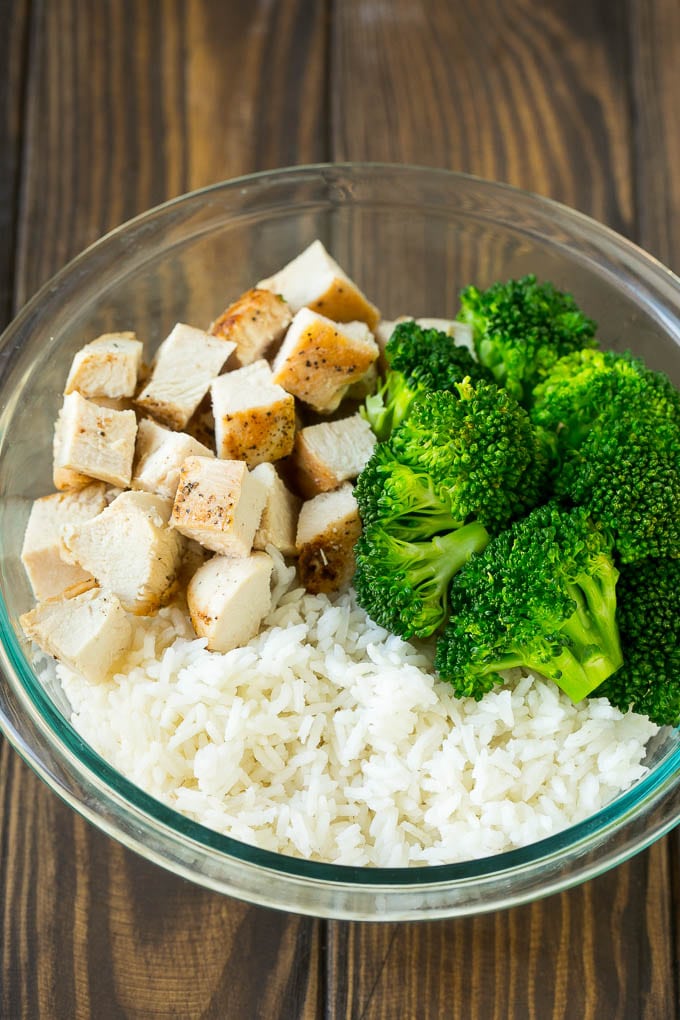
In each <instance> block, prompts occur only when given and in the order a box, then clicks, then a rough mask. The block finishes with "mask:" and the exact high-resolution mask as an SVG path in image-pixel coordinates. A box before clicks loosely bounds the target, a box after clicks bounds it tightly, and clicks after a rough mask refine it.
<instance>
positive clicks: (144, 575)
mask: <svg viewBox="0 0 680 1020" xmlns="http://www.w3.org/2000/svg"><path fill="white" fill-rule="evenodd" d="M171 506H172V503H171V502H170V500H168V499H163V498H162V497H161V496H156V495H155V494H153V493H150V492H121V494H120V495H119V496H117V497H116V498H115V499H114V500H113V502H112V503H111V504H110V505H109V506H108V507H107V508H106V510H103V511H102V513H100V514H99V515H98V516H97V517H93V518H92V519H91V520H89V521H84V522H83V523H82V524H74V525H70V526H67V527H65V528H64V529H63V532H62V535H63V542H64V545H65V546H66V549H67V550H68V552H69V553H70V555H71V556H72V557H73V559H74V560H75V561H76V562H77V563H79V564H80V565H81V567H82V568H83V569H84V570H87V571H89V572H90V573H91V574H92V575H93V576H94V577H95V578H96V579H97V581H98V583H99V584H100V585H101V587H102V588H105V589H106V590H107V591H111V592H113V593H114V595H117V596H118V598H119V599H120V601H121V602H122V604H123V606H124V608H125V609H127V610H129V612H131V613H135V614H136V615H137V616H148V615H149V614H150V613H154V612H155V611H156V610H157V609H159V608H160V606H162V605H163V603H164V602H167V600H168V599H169V598H170V596H171V595H172V594H173V592H174V590H175V588H176V586H177V585H176V582H177V574H178V572H179V569H180V565H181V560H182V553H183V549H184V541H183V539H182V537H181V536H180V535H178V534H177V532H176V531H173V529H172V528H170V527H169V526H168V520H169V517H170V510H171Z"/></svg>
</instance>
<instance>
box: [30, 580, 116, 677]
mask: <svg viewBox="0 0 680 1020" xmlns="http://www.w3.org/2000/svg"><path fill="white" fill-rule="evenodd" d="M20 622H21V626H22V627H23V629H24V633H25V634H26V637H28V638H30V640H32V641H35V643H36V644H37V645H38V646H39V647H40V648H41V649H42V650H43V651H44V652H46V653H47V654H48V655H53V656H54V658H55V659H58V660H59V662H63V663H64V665H66V666H68V667H69V669H72V670H75V672H76V673H81V674H82V675H83V676H84V677H86V678H87V679H88V680H91V681H92V682H94V683H100V682H101V681H103V680H106V678H107V677H108V676H110V675H111V673H112V672H113V670H114V668H115V666H116V664H117V663H118V661H119V660H120V659H121V658H122V656H123V655H124V654H125V652H126V651H127V650H128V648H129V647H130V643H131V640H132V626H131V623H130V620H129V618H128V616H127V614H126V612H125V610H124V609H123V606H122V605H121V603H120V601H119V599H117V598H116V596H115V595H112V594H111V592H105V591H102V590H101V588H91V589H90V590H89V591H85V592H83V593H82V594H80V595H76V596H75V598H71V599H68V598H65V599H59V600H57V601H53V602H42V603H40V604H39V605H37V606H36V607H35V609H32V610H31V611H30V613H24V615H23V616H22V617H21V621H20Z"/></svg>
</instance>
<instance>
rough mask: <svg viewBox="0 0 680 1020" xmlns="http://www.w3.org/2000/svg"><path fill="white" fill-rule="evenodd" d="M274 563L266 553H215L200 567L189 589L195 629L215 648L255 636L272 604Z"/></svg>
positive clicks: (225, 648)
mask: <svg viewBox="0 0 680 1020" xmlns="http://www.w3.org/2000/svg"><path fill="white" fill-rule="evenodd" d="M273 566H274V564H273V562H272V559H271V557H270V556H267V554H266V553H263V552H256V553H253V554H252V556H247V557H244V558H242V559H232V558H231V557H227V556H213V558H212V559H211V560H208V562H207V563H204V564H203V566H202V567H199V568H198V570H197V571H196V573H195V574H194V576H193V577H192V579H191V581H190V582H189V587H188V589H187V604H188V607H189V615H190V616H191V622H192V624H193V626H194V630H195V631H196V633H197V634H198V636H199V637H205V638H207V639H208V648H209V649H210V651H213V652H228V651H230V650H231V649H232V648H237V647H238V646H239V645H244V644H245V643H246V642H247V641H250V639H251V638H253V637H255V635H256V634H257V632H258V630H259V629H260V624H261V623H262V620H263V619H264V617H265V616H266V615H267V613H268V612H269V610H270V608H271V590H270V579H271V575H272V568H273Z"/></svg>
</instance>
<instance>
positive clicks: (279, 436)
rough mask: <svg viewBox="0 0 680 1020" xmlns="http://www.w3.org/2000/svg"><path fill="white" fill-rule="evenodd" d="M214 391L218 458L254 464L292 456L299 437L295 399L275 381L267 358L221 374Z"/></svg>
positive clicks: (213, 387)
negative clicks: (296, 429)
mask: <svg viewBox="0 0 680 1020" xmlns="http://www.w3.org/2000/svg"><path fill="white" fill-rule="evenodd" d="M210 392H211V396H212V407H213V417H214V420H215V448H216V450H217V456H218V457H223V458H224V459H225V460H244V461H245V462H246V464H247V465H248V467H254V466H255V465H256V464H261V463H263V461H272V460H280V458H281V457H287V456H288V454H289V453H290V452H291V450H292V449H293V442H294V439H295V400H294V398H293V397H292V396H291V394H290V393H286V391H285V390H284V389H283V388H282V387H281V386H277V385H275V383H273V382H272V371H271V369H270V367H269V365H268V364H267V362H266V361H254V362H253V363H252V365H247V366H246V367H245V368H239V369H237V370H236V371H234V372H227V373H226V374H225V375H221V376H220V377H219V378H218V379H215V381H214V382H213V384H212V386H211V389H210Z"/></svg>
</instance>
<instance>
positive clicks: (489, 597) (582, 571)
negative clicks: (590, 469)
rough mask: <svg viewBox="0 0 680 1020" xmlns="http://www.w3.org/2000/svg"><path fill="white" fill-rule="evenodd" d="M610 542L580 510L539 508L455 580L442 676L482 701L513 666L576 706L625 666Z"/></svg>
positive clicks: (442, 645)
mask: <svg viewBox="0 0 680 1020" xmlns="http://www.w3.org/2000/svg"><path fill="white" fill-rule="evenodd" d="M617 577H618V571H617V569H616V567H615V566H614V563H613V561H612V558H611V540H610V538H609V537H608V536H607V535H606V533H604V532H603V531H601V530H600V529H598V528H597V527H596V526H595V525H594V524H593V523H592V522H591V521H590V519H589V518H588V516H587V514H586V513H585V512H584V511H583V510H581V509H575V510H565V509H563V508H562V507H560V506H559V505H558V504H556V503H548V504H545V505H544V506H541V507H538V508H537V509H536V510H534V511H533V512H532V513H530V514H529V515H528V516H527V517H524V518H521V519H520V520H519V521H517V522H515V524H513V525H512V526H511V527H510V528H509V529H508V530H506V531H503V532H501V533H500V534H499V535H497V536H496V537H495V538H493V539H492V541H491V542H490V543H489V544H488V546H487V547H486V549H485V550H484V551H483V552H482V553H481V554H480V555H476V556H473V557H471V558H470V560H469V561H468V562H467V563H466V565H465V566H464V567H463V568H462V569H461V570H460V571H459V572H458V573H457V574H456V576H455V577H454V578H453V581H452V584H451V588H450V604H451V616H450V620H449V623H448V626H447V628H446V630H445V631H444V633H443V635H442V636H441V637H440V639H439V641H438V644H437V652H436V660H435V664H436V667H437V670H438V672H439V675H440V676H441V678H442V679H443V680H446V681H448V682H449V683H451V684H452V685H453V687H454V690H455V692H456V695H457V696H459V697H468V696H470V697H473V698H476V699H477V700H479V699H480V698H481V697H482V695H483V694H485V693H486V692H487V691H488V690H490V689H491V688H492V687H493V685H494V684H495V683H498V682H499V681H500V680H501V679H502V678H501V677H500V675H499V672H500V671H501V670H504V669H509V668H511V667H514V666H523V667H525V668H527V669H529V670H535V671H537V672H539V673H542V674H543V675H544V676H547V677H548V678H549V679H551V680H553V681H554V682H555V683H556V684H557V685H558V686H559V687H561V688H562V690H563V691H565V693H566V694H568V695H569V697H570V698H572V700H573V701H580V700H581V699H582V698H584V697H585V696H586V695H588V694H589V693H590V692H591V691H592V690H594V689H595V688H596V687H598V686H599V685H600V684H601V683H602V682H603V681H604V680H606V679H607V677H609V676H610V675H611V674H612V673H614V672H615V671H616V670H617V669H618V668H619V666H620V665H621V662H622V656H621V646H620V641H619V636H618V630H617V624H616V581H617Z"/></svg>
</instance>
